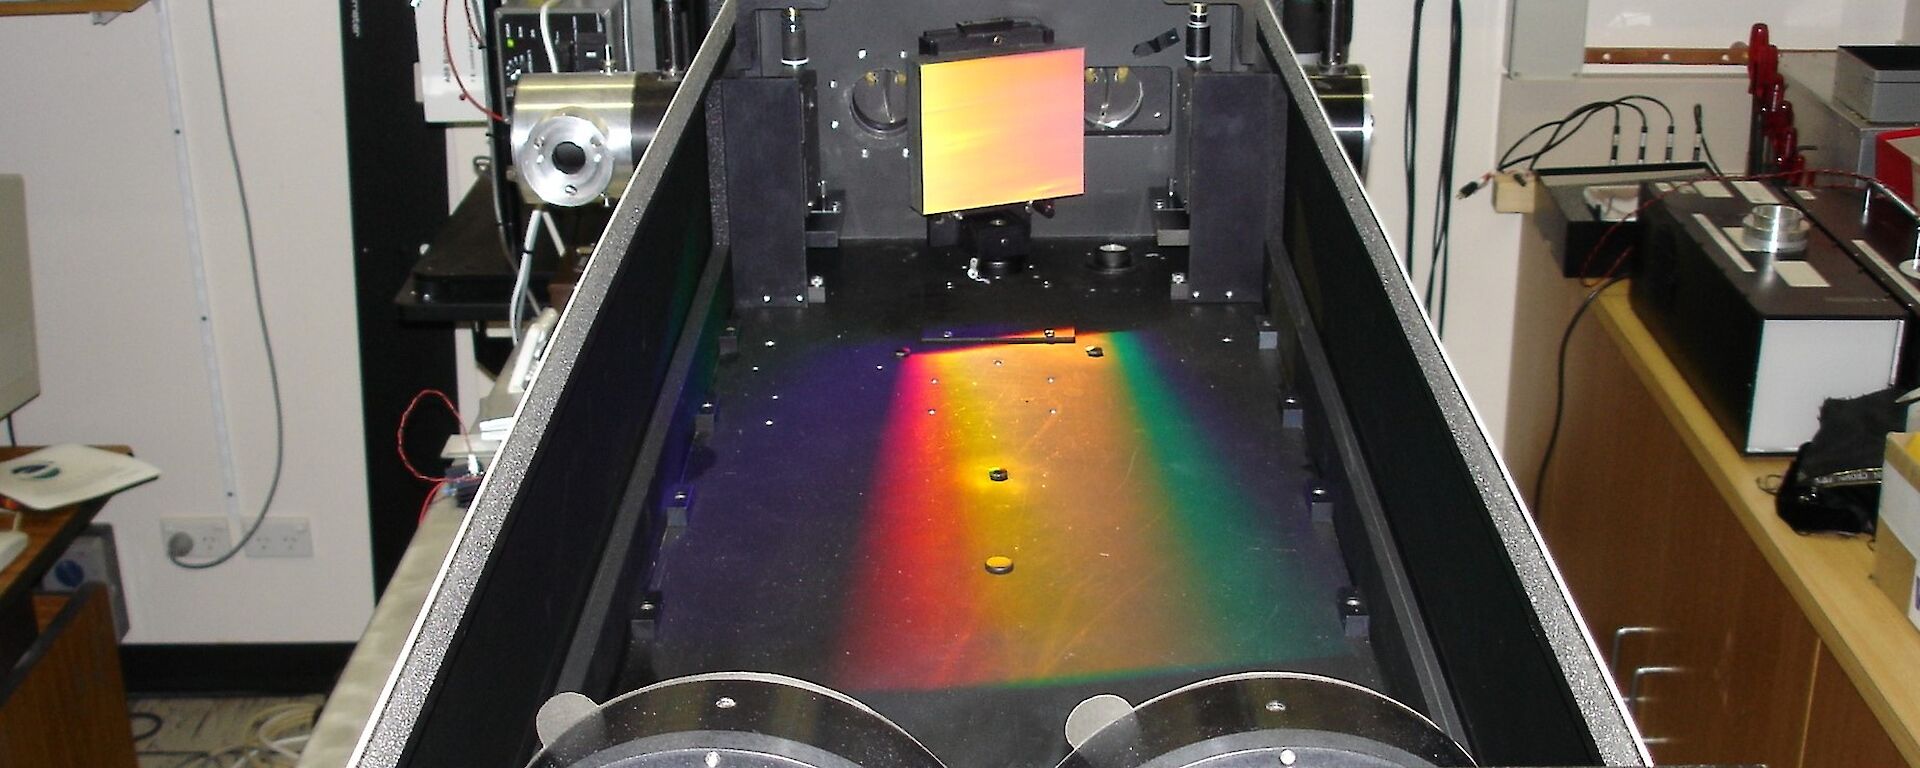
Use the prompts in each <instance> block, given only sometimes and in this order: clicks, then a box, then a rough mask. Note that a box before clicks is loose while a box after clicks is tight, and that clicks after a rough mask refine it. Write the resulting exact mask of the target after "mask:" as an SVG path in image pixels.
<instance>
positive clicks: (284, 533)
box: [247, 517, 313, 557]
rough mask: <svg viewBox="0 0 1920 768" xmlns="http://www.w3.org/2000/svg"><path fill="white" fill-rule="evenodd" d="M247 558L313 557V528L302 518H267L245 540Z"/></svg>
mask: <svg viewBox="0 0 1920 768" xmlns="http://www.w3.org/2000/svg"><path fill="white" fill-rule="evenodd" d="M247 557H313V528H312V526H310V525H309V524H308V522H307V518H304V517H269V518H267V519H265V520H262V521H260V530H258V531H254V533H253V538H252V539H248V540H247Z"/></svg>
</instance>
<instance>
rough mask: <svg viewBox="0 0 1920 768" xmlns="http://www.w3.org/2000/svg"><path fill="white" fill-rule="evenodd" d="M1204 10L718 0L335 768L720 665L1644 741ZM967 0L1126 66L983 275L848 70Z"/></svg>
mask: <svg viewBox="0 0 1920 768" xmlns="http://www.w3.org/2000/svg"><path fill="white" fill-rule="evenodd" d="M1211 9H1212V11H1211V17H1212V27H1211V30H1212V40H1213V42H1212V49H1211V52H1210V55H1211V56H1212V59H1211V61H1210V62H1202V63H1200V64H1197V65H1196V64H1194V63H1190V62H1191V61H1192V60H1193V56H1192V53H1193V51H1192V49H1191V48H1187V49H1184V50H1183V49H1182V47H1181V46H1179V45H1173V46H1164V45H1155V44H1153V41H1157V40H1164V39H1165V35H1166V34H1167V33H1168V32H1169V31H1172V32H1176V33H1177V32H1178V30H1179V29H1181V28H1183V26H1182V25H1184V24H1186V23H1187V21H1188V19H1189V11H1190V9H1189V7H1188V6H1187V5H1186V4H1171V3H1163V2H1159V0H1128V1H1127V2H1111V1H1110V0H1057V1H1055V2H1038V1H1037V0H959V1H957V2H942V3H909V2H902V1H900V0H796V2H791V3H787V2H781V3H771V2H763V1H762V0H747V1H745V2H742V1H741V0H729V2H727V3H725V4H723V5H721V6H720V8H719V9H718V11H717V14H716V16H715V19H714V25H713V29H712V31H711V32H710V33H709V35H708V38H707V40H706V42H705V44H704V45H703V46H702V47H701V48H700V50H699V53H698V55H697V56H696V57H695V59H694V61H693V64H692V66H691V67H690V69H689V70H688V72H687V73H686V76H685V80H684V82H683V85H682V86H681V88H680V90H679V92H678V94H677V95H676V96H675V97H674V101H673V103H672V105H671V106H670V107H669V109H668V111H667V114H666V117H665V119H664V120H663V121H662V122H661V124H660V127H659V130H658V132H657V134H656V137H655V140H654V141H653V143H652V145H651V146H650V147H648V149H647V151H646V153H645V156H644V157H643V159H642V160H641V161H640V163H639V166H638V170H637V172H636V174H635V178H634V181H633V183H632V185H631V187H630V190H629V192H628V194H627V195H626V196H625V198H624V199H622V200H621V202H620V205H619V207H618V209H617V210H616V212H615V213H614V216H613V221H612V224H611V225H610V226H609V228H608V230H607V232H606V233H605V235H604V236H603V238H602V239H601V240H600V242H599V245H598V247H597V250H596V251H595V255H594V257H593V260H592V262H591V264H590V265H589V267H588V268H587V270H586V273H585V275H584V277H583V278H582V280H581V282H580V284H579V286H578V288H577V290H576V292H575V294H574V298H573V300H572V303H571V304H570V305H569V307H568V308H567V310H566V313H565V315H564V316H563V318H562V320H561V323H560V326H559V329H558V331H557V332H556V335H555V338H554V341H553V343H552V346H551V347H550V349H549V351H548V353H547V357H546V362H545V364H544V368H543V369H542V371H541V373H540V375H539V377H538V379H537V380H536V381H535V383H534V384H533V385H532V388H531V390H530V391H529V393H528V395H527V398H526V401H525V403H524V405H523V406H522V411H521V413H520V416H519V418H518V421H517V423H516V426H515V428H514V432H513V434H512V437H511V439H510V440H509V441H508V442H507V444H506V446H505V447H504V448H503V449H502V451H501V453H500V456H499V459H498V460H497V461H496V463H495V464H494V465H493V466H492V467H491V469H490V471H489V474H488V477H487V479H486V482H485V484H484V485H483V487H482V489H481V491H480V493H479V496H478V498H477V500H476V502H475V505H474V508H473V510H472V511H471V513H470V516H469V518H468V520H467V522H466V524H465V527H464V528H463V530H462V531H461V533H460V535H459V537H458V538H457V540H456V542H455V545H454V550H453V553H452V555H451V556H450V557H449V560H448V562H447V564H446V566H445V568H444V570H443V572H442V574H441V577H440V580H439V582H438V583H437V585H436V587H435V589H434V591H433V592H432V594H431V595H430V597H429V600H428V603H427V607H426V609H425V610H424V612H423V614H422V615H421V618H420V619H419V623H418V625H417V628H416V632H415V636H414V637H413V638H412V640H411V641H410V643H409V647H408V649H407V651H406V654H405V655H404V657H403V659H402V661H401V665H400V667H399V669H398V670H397V672H396V674H395V677H394V679H393V681H392V684H391V685H390V686H389V690H388V691H387V692H386V693H385V695H384V696H383V699H382V701H381V702H380V704H379V705H378V707H377V708H376V710H375V719H374V722H373V724H372V725H371V726H370V728H369V730H368V732H367V734H366V735H365V739H364V742H363V745H362V748H361V750H360V752H359V754H358V756H357V758H356V759H357V761H358V762H357V764H358V765H363V766H398V765H415V766H427V765H462V766H512V765H523V764H525V763H526V761H527V760H528V758H529V757H530V756H531V755H532V754H533V752H534V751H535V749H536V748H537V744H536V737H535V734H534V728H533V724H534V714H535V712H536V711H537V710H538V709H539V708H540V706H541V705H542V703H543V702H545V701H546V700H547V699H548V698H549V697H550V696H552V695H554V694H555V693H558V692H563V691H573V692H580V693H584V694H586V695H587V696H589V697H591V698H593V699H594V700H596V701H603V700H606V699H608V698H611V697H613V696H616V695H619V694H621V693H624V692H626V691H628V690H632V689H634V688H637V687H640V686H643V685H646V684H649V683H652V682H656V681H659V680H661V679H664V678H668V677H675V676H681V675H691V674H699V673H711V672H725V671H750V672H767V673H777V674H781V675H790V676H793V677H799V678H804V679H807V680H811V681H815V682H819V683H821V684H823V685H828V686H831V687H834V688H837V689H840V690H844V691H847V692H848V693H852V694H855V695H857V696H859V698H860V699H861V700H862V701H863V702H865V703H866V704H869V705H871V706H872V707H874V709H875V710H877V711H879V712H881V713H882V714H885V715H886V716H888V717H889V718H891V719H893V720H895V721H897V722H899V723H900V725H901V727H902V728H904V729H905V731H906V732H907V733H910V734H912V735H913V736H914V738H916V739H918V740H919V741H921V742H923V743H925V745H926V746H927V747H928V748H929V749H930V750H931V751H932V752H933V753H934V754H935V755H937V756H938V757H939V758H940V759H941V760H942V761H944V762H946V763H947V764H949V765H953V766H956V768H971V766H977V765H989V764H1014V765H1043V764H1052V763H1053V762H1055V761H1057V760H1059V759H1061V758H1062V757H1064V756H1065V755H1066V752H1067V749H1066V747H1065V745H1064V744H1055V743H1054V742H1057V741H1058V739H1059V737H1058V732H1059V728H1058V724H1059V719H1058V718H1057V717H1054V716H1053V715H1054V714H1055V713H1058V714H1064V711H1065V708H1068V707H1071V706H1072V705H1073V704H1074V703H1075V702H1078V701H1080V700H1081V699H1083V698H1085V697H1086V696H1088V695H1090V694H1092V693H1101V692H1115V693H1121V694H1123V695H1127V696H1129V697H1130V698H1133V700H1135V701H1138V700H1141V699H1142V698H1145V697H1151V696H1154V695H1158V694H1160V693H1164V692H1166V691H1168V690H1172V689H1174V688H1177V687H1179V686H1182V685H1185V684H1187V683H1191V682H1193V681H1194V680H1197V679H1200V678H1202V677H1206V676H1211V675H1214V674H1222V673H1232V672H1240V671H1252V670H1284V671H1295V672H1312V673H1317V674H1323V675H1328V676H1334V677H1340V678H1343V679H1346V680H1351V681H1353V682H1356V683H1359V684H1362V685H1366V686H1369V687H1372V688H1375V689H1377V690H1380V691H1383V692H1385V693H1387V694H1389V695H1391V696H1393V697H1394V698H1396V699H1398V700H1399V701H1401V702H1404V703H1405V704H1407V705H1408V706H1410V707H1412V708H1413V709H1414V710H1417V711H1418V712H1419V713H1421V714H1422V715H1424V716H1425V717H1426V718H1428V719H1430V720H1432V721H1433V722H1434V723H1435V724H1437V725H1438V726H1439V728H1441V729H1442V730H1444V731H1445V732H1446V733H1447V734H1448V735H1450V736H1451V737H1452V738H1453V739H1454V740H1455V741H1457V742H1459V743H1460V744H1461V745H1463V746H1464V747H1465V748H1466V750H1467V751H1468V752H1470V753H1471V754H1472V755H1474V756H1475V757H1476V758H1477V759H1478V760H1479V762H1480V763H1481V764H1483V765H1643V764H1645V756H1644V753H1643V752H1642V751H1641V749H1640V747H1639V746H1638V744H1637V741H1636V739H1635V736H1634V734H1633V733H1632V728H1631V726H1630V725H1629V723H1628V721H1627V719H1626V717H1625V715H1624V714H1623V712H1622V708H1621V706H1620V704H1619V700H1618V697H1617V695H1616V694H1615V693H1614V692H1613V690H1612V688H1611V686H1610V684H1609V683H1608V679H1607V675H1606V674H1605V672H1604V671H1603V670H1602V669H1601V666H1600V664H1599V662H1598V657H1597V654H1596V653H1595V652H1594V649H1593V648H1592V647H1591V645H1590V644H1589V643H1588V642H1587V640H1586V636H1585V634H1584V632H1583V630H1582V627H1581V625H1580V621H1579V618H1578V617H1577V615H1576V614H1575V612H1574V610H1573V608H1572V607H1571V605H1570V603H1569V601H1568V598H1567V595H1566V593H1565V591H1564V589H1563V588H1562V586H1561V584H1560V581H1559V579H1558V577H1557V575H1556V574H1555V573H1554V571H1553V567H1552V564H1551V562H1550V561H1549V559H1548V558H1547V556H1546V554H1545V553H1544V551H1543V549H1542V546H1541V543H1540V540H1539V538H1538V536H1537V533H1536V531H1535V530H1534V528H1533V526H1532V524H1531V522H1530V521H1529V520H1528V518H1527V516H1526V514H1525V512H1524V511H1523V509H1522V508H1521V505H1520V503H1519V501H1518V500H1517V498H1516V494H1515V492H1514V489H1513V486H1512V484H1511V483H1510V481H1509V479H1508V478H1507V476H1506V474H1505V471H1504V469H1503V468H1502V467H1501V465H1500V463H1499V461H1498V460H1497V458H1496V457H1495V455H1494V453H1493V451H1492V449H1491V447H1490V445H1489V443H1488V440H1487V437H1486V435H1485V433H1484V431H1483V430H1482V428H1481V427H1480V425H1479V424H1478V422H1477V420H1476V418H1475V416H1474V414H1473V413H1472V411H1471V410H1470V408H1469V406H1468V404H1467V401H1466V399H1465V397H1464V396H1463V395H1462V393H1461V391H1460V388H1459V384H1458V382H1457V381H1456V380H1455V377H1454V376H1453V374H1452V371H1451V370H1450V368H1449V365H1448V363H1447V361H1446V359H1445V358H1444V356H1443V355H1442V353H1441V350H1440V348H1439V346H1438V344H1437V342H1436V340H1435V338H1434V335H1433V333H1432V331H1431V329H1430V328H1429V326H1428V324H1427V323H1426V320H1425V318H1424V316H1423V315H1422V313H1421V311H1420V309H1419V308H1418V306H1417V305H1416V303H1415V300H1414V296H1413V293H1412V291H1411V290H1410V288H1409V286H1408V284H1407V282H1406V280H1405V278H1404V277H1403V276H1402V275H1401V273H1400V272H1399V267H1398V265H1397V262H1396V260H1395V258H1394V256H1393V254H1392V253H1391V252H1390V250H1389V246H1388V244H1387V240H1386V238H1385V236H1384V234H1383V233H1382V231H1381V228H1380V226H1379V223H1378V222H1377V221H1376V219H1375V217H1374V215H1373V213H1372V211H1371V209H1370V207H1369V206H1368V203H1367V201H1366V199H1365V197H1364V194H1363V192H1362V190H1361V188H1360V185H1359V180H1358V178H1357V175H1356V174H1355V172H1354V170H1353V167H1352V165H1351V164H1350V163H1349V161H1348V160H1347V158H1346V157H1345V155H1344V154H1343V153H1342V149H1341V146H1340V144H1339V143H1338V141H1337V140H1336V138H1335V136H1334V134H1333V132H1332V131H1331V130H1330V128H1329V126H1328V121H1327V119H1326V115H1325V113H1324V112H1323V111H1322V110H1321V108H1320V107H1319V105H1318V102H1317V101H1316V100H1315V98H1314V95H1313V89H1312V86H1311V85H1310V84H1309V83H1308V81H1307V79H1306V76H1305V75H1304V73H1303V72H1302V70H1301V69H1300V68H1299V66H1298V65H1296V64H1295V63H1294V56H1293V53H1292V49H1291V48H1290V46H1289V45H1288V43H1287V41H1286V39H1285V37H1284V35H1283V34H1282V32H1281V27H1280V22H1279V19H1278V17H1277V16H1276V13H1275V11H1274V9H1273V7H1272V6H1271V5H1270V4H1268V3H1264V2H1248V3H1245V4H1235V3H1213V4H1211ZM796 16H803V17H804V19H805V23H806V34H807V40H808V42H809V44H810V45H809V47H810V52H811V57H810V60H809V61H808V63H807V64H805V65H804V66H800V65H792V64H785V63H782V62H781V59H782V58H783V55H786V57H787V58H789V59H791V55H790V54H791V48H790V47H789V48H785V49H783V47H782V46H783V43H786V42H788V41H789V40H790V37H789V38H788V39H784V40H783V38H782V34H783V27H782V25H783V24H790V23H791V21H790V20H792V19H794V18H795V17H796ZM992 19H1019V20H1024V21H1027V22H1031V23H1033V24H1034V25H1037V27H1042V28H1044V29H1045V30H1047V32H1048V34H1050V35H1051V36H1052V37H1051V40H1052V41H1053V42H1052V44H1053V45H1055V46H1074V47H1077V48H1081V49H1084V51H1085V57H1086V65H1087V67H1088V68H1089V69H1088V82H1089V84H1090V85H1091V84H1094V83H1095V82H1096V81H1097V80H1098V79H1099V78H1101V77H1114V76H1115V75H1114V74H1112V73H1114V72H1117V71H1118V70H1119V69H1120V68H1122V67H1124V68H1125V69H1126V72H1125V73H1124V75H1121V76H1124V77H1135V76H1136V75H1135V74H1134V73H1135V72H1138V73H1139V74H1138V75H1137V76H1138V77H1139V78H1141V82H1144V83H1147V85H1143V86H1141V93H1143V94H1147V96H1145V97H1144V98H1146V99H1148V100H1149V101H1151V102H1152V103H1149V104H1147V105H1146V106H1144V107H1143V108H1142V111H1140V112H1139V115H1141V116H1143V117H1142V122H1140V123H1138V124H1136V125H1133V126H1131V127H1122V128H1118V129H1115V128H1112V127H1110V126H1103V125H1095V124H1094V123H1093V122H1092V121H1091V119H1090V121H1089V126H1090V127H1089V128H1088V129H1087V132H1086V137H1085V145H1086V152H1085V164H1086V190H1087V191H1086V194H1084V195H1080V196H1075V197H1063V198H1061V199H1059V200H1057V201H1051V202H1049V203H1048V204H1047V205H1044V206H1042V205H1034V206H1030V207H1029V208H1028V209H1025V210H1022V211H1013V212H1010V213H1007V214H1005V215H1007V216H1020V217H1027V211H1032V212H1033V215H1032V216H1031V217H1030V218H1031V224H1030V225H1031V237H1032V241H1033V246H1032V248H1031V253H1030V254H1028V255H1025V260H1026V264H1025V265H1024V267H1023V268H1021V269H1018V270H1016V271H1012V272H1010V273H1008V274H1005V275H995V276H983V275H981V274H978V272H979V270H978V269H976V267H978V264H977V262H978V261H979V258H978V256H977V255H976V256H975V257H973V258H971V259H970V258H969V256H968V255H967V253H965V252H964V251H960V250H955V249H954V248H951V247H943V246H941V245H940V244H939V243H938V242H937V241H939V240H940V237H941V234H940V230H939V227H941V226H945V224H943V223H942V222H941V221H940V217H926V216H922V215H921V214H920V213H917V212H916V211H914V210H913V209H912V208H910V207H908V206H907V205H905V204H904V200H905V197H906V193H907V192H908V191H909V190H910V189H912V185H913V183H914V180H913V177H914V168H915V166H914V165H913V163H914V162H915V161H914V160H913V157H914V151H915V150H914V147H916V146H917V145H916V144H915V143H914V142H915V141H916V140H917V139H919V138H921V137H917V136H915V135H914V131H916V130H918V129H917V128H916V127H907V128H905V129H902V130H899V131H894V130H892V129H891V128H889V129H888V130H871V129H870V128H871V126H867V127H862V126H861V125H857V124H855V121H854V119H853V117H852V114H853V113H850V112H849V110H850V109H857V107H854V106H852V105H851V100H852V99H854V98H856V96H855V95H854V94H853V91H852V89H853V88H855V87H856V86H857V84H858V82H859V80H860V79H862V78H864V77H865V75H866V73H872V72H886V73H888V74H887V75H885V76H882V77H879V78H872V79H869V80H868V82H869V83H872V82H876V81H880V82H884V80H885V79H886V78H891V77H892V76H893V75H894V74H896V73H897V74H899V75H901V77H902V80H903V81H904V80H905V79H906V77H907V75H908V74H909V73H911V72H912V71H914V70H913V67H914V66H916V64H915V62H917V61H919V60H920V59H922V58H923V54H924V53H925V45H924V44H921V45H916V39H917V38H919V37H920V36H921V35H922V34H923V33H927V32H929V31H932V30H945V29H949V28H953V27H954V26H955V25H956V24H962V23H968V22H980V21H986V20H992ZM963 31H964V30H963ZM787 34H789V35H790V34H791V33H787ZM1010 34H1011V33H1009V35H1010ZM1177 37H1178V35H1177V34H1176V39H1177ZM1143 41H1146V42H1143ZM995 42H996V44H997V43H998V38H996V39H995ZM916 51H917V52H916ZM896 68H897V69H896ZM1096 70H1098V71H1096ZM1159 70H1164V72H1159ZM1163 76H1164V77H1163ZM1162 88H1164V89H1165V90H1164V91H1162V90H1159V89H1162ZM1160 99H1164V113H1165V114H1164V119H1162V116H1160V115H1154V114H1153V112H1154V110H1153V107H1154V106H1155V105H1156V104H1160V103H1161V102H1160V101H1158V100H1160ZM1146 116H1151V117H1150V118H1149V117H1146ZM883 127H885V126H883ZM930 222H931V223H930ZM947 223H952V222H947ZM930 238H931V239H932V240H934V241H936V242H935V243H933V244H929V239H930ZM1102 254H1106V255H1104V256H1103V255H1102ZM1119 254H1126V256H1125V257H1124V259H1125V261H1124V263H1122V262H1121V261H1119V260H1118V259H1121V258H1122V257H1120V256H1119ZM1186 523H1192V525H1187V524H1186ZM987 555H996V556H1006V555H1011V559H1009V560H1008V561H1007V562H1006V563H1004V564H1002V565H995V564H993V563H989V564H988V568H987V570H985V571H982V569H981V568H980V562H981V560H980V558H982V557H984V556H987ZM1015 562H1017V563H1018V565H1017V566H1016V565H1014V563H1015ZM1116 612H1117V613H1116Z"/></svg>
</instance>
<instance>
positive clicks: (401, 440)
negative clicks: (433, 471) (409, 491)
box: [393, 389, 473, 484]
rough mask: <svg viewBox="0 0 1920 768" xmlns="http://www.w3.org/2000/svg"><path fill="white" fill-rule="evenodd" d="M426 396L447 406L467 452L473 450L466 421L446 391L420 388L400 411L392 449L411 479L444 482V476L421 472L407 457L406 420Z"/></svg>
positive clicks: (425, 481) (424, 481)
mask: <svg viewBox="0 0 1920 768" xmlns="http://www.w3.org/2000/svg"><path fill="white" fill-rule="evenodd" d="M428 397H434V398H438V399H439V400H440V403H441V404H442V405H445V406H446V407H447V412H449V413H452V414H453V420H454V421H456V422H458V423H459V424H460V439H462V440H465V441H467V450H468V451H469V452H471V451H472V450H473V440H472V438H469V437H467V423H466V421H465V420H464V419H461V418H460V409H459V408H458V407H456V406H455V405H454V404H453V399H452V398H449V397H447V393H445V392H441V391H440V390H437V389H423V390H420V392H419V394H416V395H414V396H413V399H412V400H410V401H408V402H407V409H406V410H404V411H401V412H400V426H399V427H398V428H397V429H395V430H394V432H393V450H394V452H396V453H398V454H400V465H401V466H403V467H406V468H407V473H408V474H411V475H413V479H415V480H419V481H420V482H423V483H435V484H438V483H443V482H446V478H444V477H434V476H433V475H429V474H427V473H425V472H421V471H420V469H419V468H418V467H415V466H414V465H413V460H412V459H409V458H407V420H408V419H410V418H413V409H414V408H416V407H418V406H419V405H420V401H421V400H425V399H426V398H428Z"/></svg>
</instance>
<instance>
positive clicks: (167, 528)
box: [160, 517, 233, 561]
mask: <svg viewBox="0 0 1920 768" xmlns="http://www.w3.org/2000/svg"><path fill="white" fill-rule="evenodd" d="M178 533H184V534H186V535H187V536H189V537H191V538H192V539H193V547H192V548H191V549H188V550H187V551H186V553H185V554H182V555H181V556H180V558H181V559H182V560H187V561H194V560H206V559H208V558H214V557H219V556H221V555H223V554H226V551H227V548H228V547H231V546H233V534H232V533H231V532H229V531H228V530H227V519H226V518H224V517H163V518H161V519H160V547H161V550H160V551H161V552H170V551H172V550H170V549H168V547H169V546H170V542H172V541H173V537H174V534H178Z"/></svg>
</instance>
